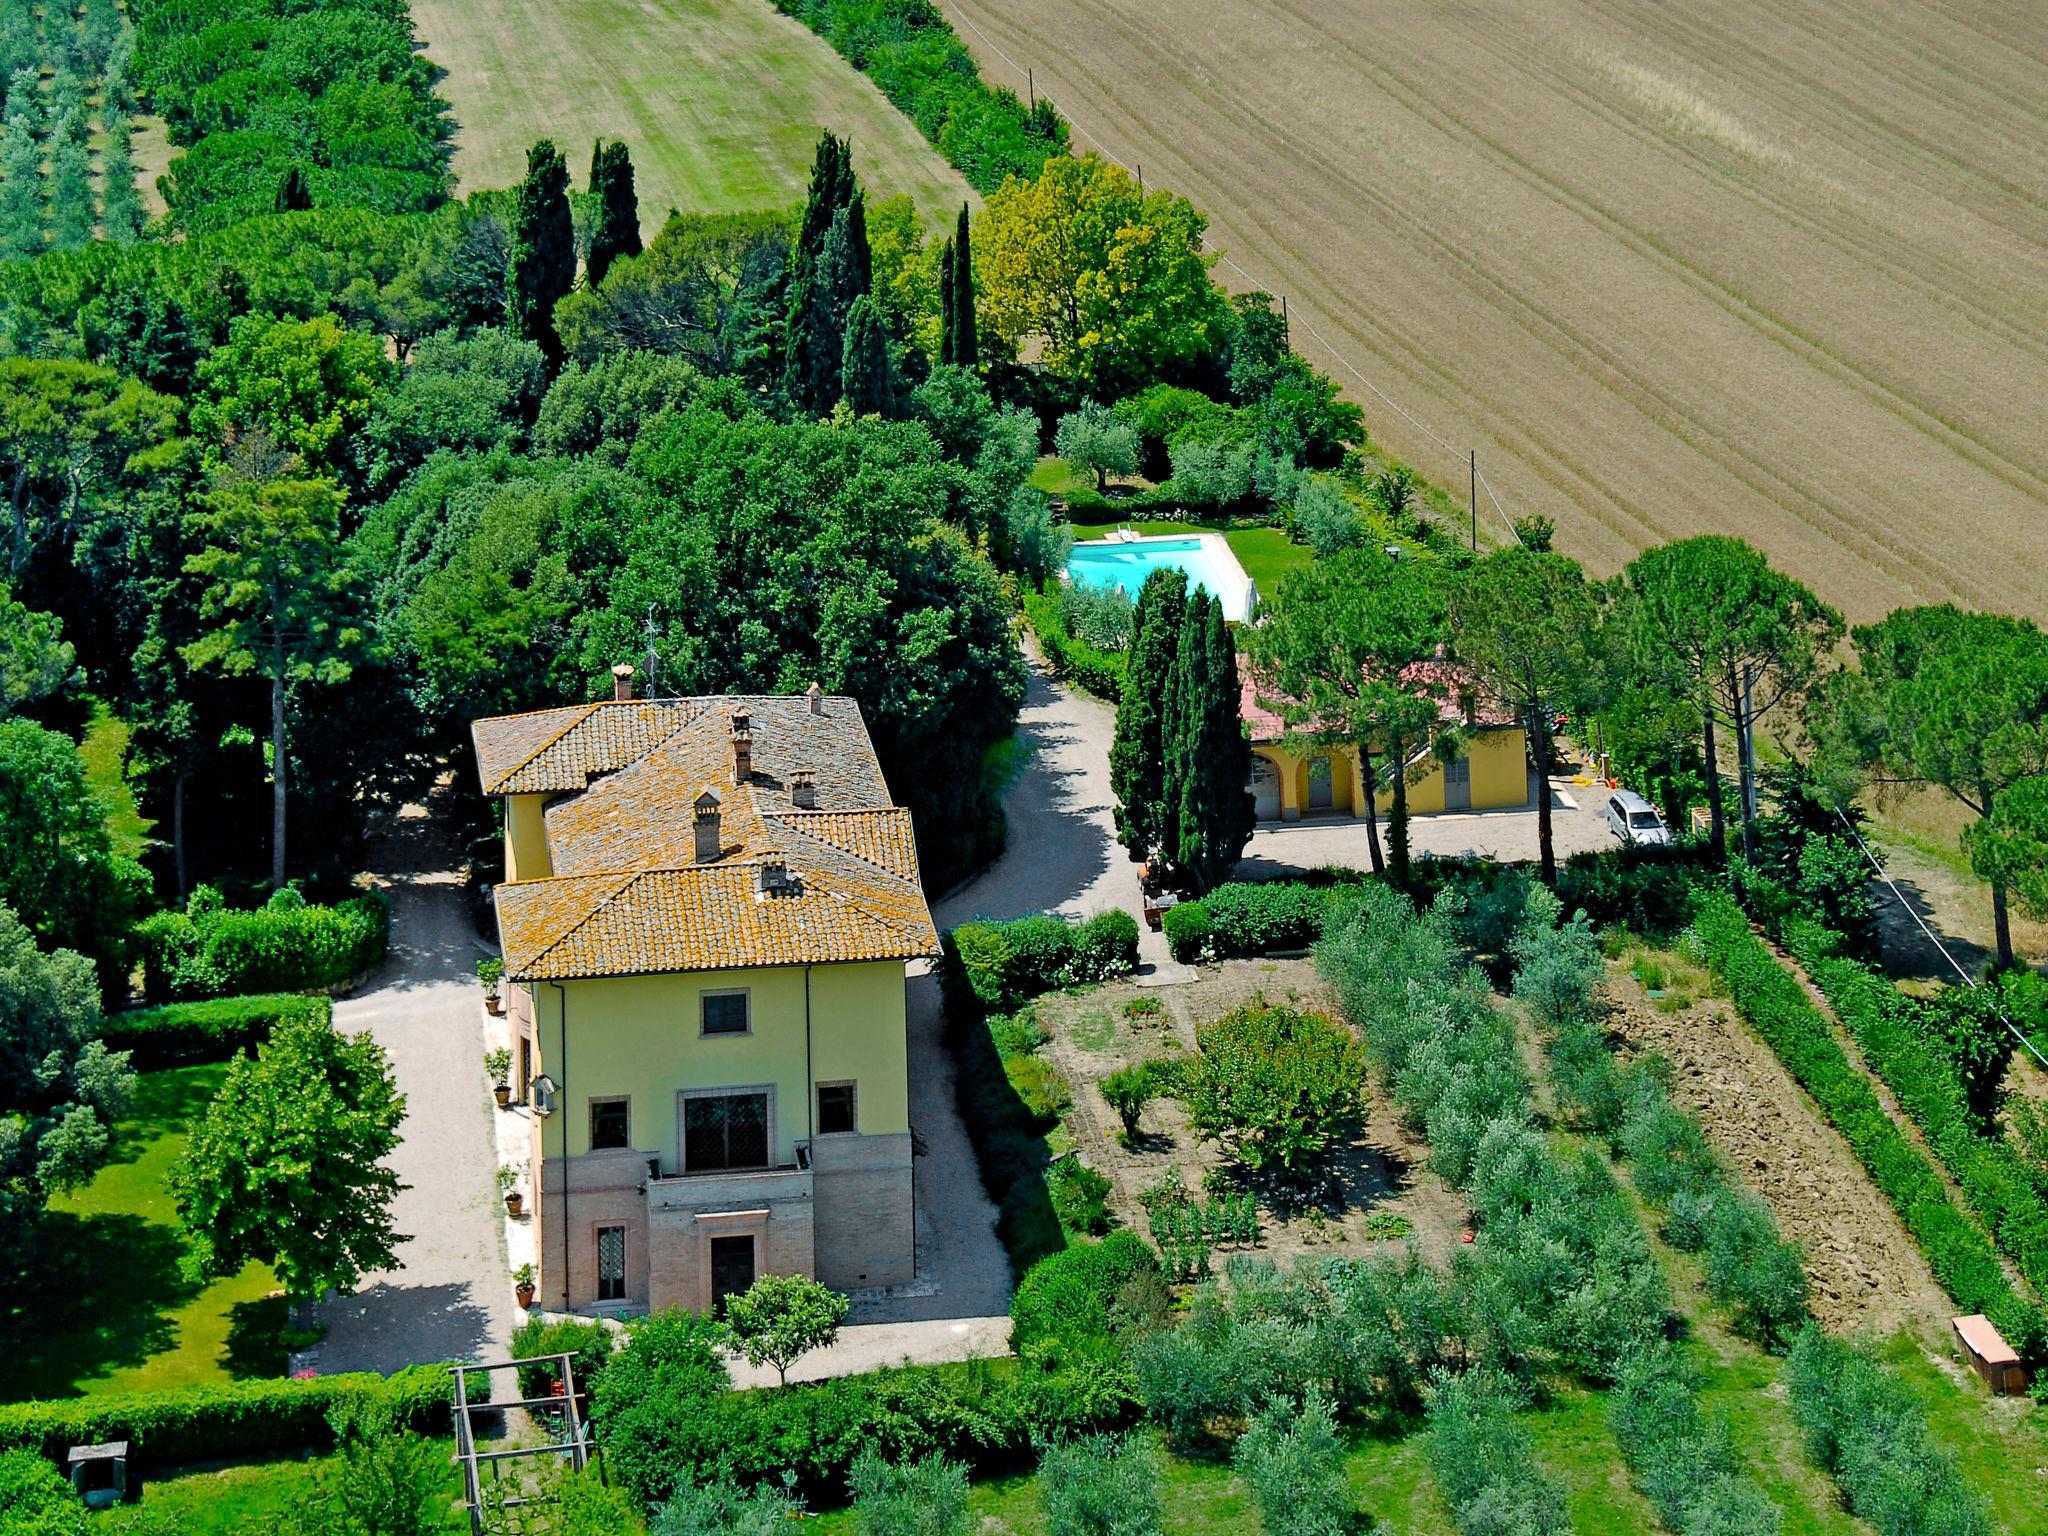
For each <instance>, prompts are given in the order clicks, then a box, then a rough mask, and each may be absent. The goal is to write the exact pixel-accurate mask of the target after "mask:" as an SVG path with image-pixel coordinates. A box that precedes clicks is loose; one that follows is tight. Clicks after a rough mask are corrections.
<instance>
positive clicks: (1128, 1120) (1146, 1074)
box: [1097, 1061, 1159, 1141]
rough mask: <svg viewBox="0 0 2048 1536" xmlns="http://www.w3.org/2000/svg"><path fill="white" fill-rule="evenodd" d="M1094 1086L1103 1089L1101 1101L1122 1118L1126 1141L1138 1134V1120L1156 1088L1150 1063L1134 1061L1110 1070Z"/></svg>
mask: <svg viewBox="0 0 2048 1536" xmlns="http://www.w3.org/2000/svg"><path fill="white" fill-rule="evenodd" d="M1097 1086H1098V1087H1099V1088H1101V1090H1102V1097H1103V1100H1104V1102H1106V1103H1107V1104H1108V1105H1109V1107H1110V1108H1111V1109H1113V1110H1115V1111H1116V1113H1117V1118H1118V1119H1119V1120H1121V1121H1123V1124H1124V1139H1125V1140H1126V1141H1128V1140H1129V1139H1130V1138H1131V1137H1133V1136H1135V1135H1137V1134H1138V1120H1139V1118H1140V1117H1141V1116H1142V1115H1143V1114H1144V1113H1145V1106H1146V1105H1147V1104H1149V1103H1151V1102H1152V1100H1153V1098H1154V1097H1156V1096H1157V1094H1158V1092H1159V1074H1158V1073H1157V1072H1156V1071H1154V1070H1153V1067H1152V1063H1151V1062H1149V1061H1139V1062H1133V1063H1132V1064H1131V1065H1130V1066H1128V1067H1122V1068H1119V1069H1118V1070H1117V1071H1115V1072H1112V1073H1110V1074H1109V1076H1107V1077H1105V1078H1104V1079H1102V1081H1101V1082H1100V1083H1099V1084H1097Z"/></svg>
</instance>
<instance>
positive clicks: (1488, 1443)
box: [1428, 1369, 1570, 1536]
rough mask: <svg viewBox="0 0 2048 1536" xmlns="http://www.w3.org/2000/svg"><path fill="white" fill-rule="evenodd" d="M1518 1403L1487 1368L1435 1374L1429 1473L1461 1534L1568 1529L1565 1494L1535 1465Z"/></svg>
mask: <svg viewBox="0 0 2048 1536" xmlns="http://www.w3.org/2000/svg"><path fill="white" fill-rule="evenodd" d="M1518 1406H1519V1399H1518V1397H1517V1396H1516V1394H1515V1390H1514V1388H1513V1386H1512V1384H1511V1383H1509V1381H1508V1380H1507V1378H1505V1377H1503V1376H1500V1375H1498V1374H1497V1373H1495V1372H1493V1371H1490V1370H1483V1369H1482V1370H1477V1371H1472V1372H1469V1373H1467V1374H1466V1375H1463V1376H1439V1377H1438V1379H1437V1382H1436V1387H1435V1396H1434V1400H1433V1401H1432V1402H1431V1403H1430V1406H1429V1439H1428V1453H1429V1465H1430V1470H1431V1471H1432V1472H1434V1473H1435V1474H1436V1483H1437V1487H1438V1488H1439V1489H1440V1490H1442V1492H1443V1496H1444V1503H1445V1504H1446V1505H1448V1506H1449V1507H1450V1511H1451V1520H1452V1523H1453V1524H1455V1525H1456V1526H1457V1528H1458V1529H1459V1530H1460V1531H1461V1532H1464V1533H1466V1536H1479V1533H1482V1532H1483V1533H1485V1536H1496V1533H1499V1536H1508V1533H1513V1536H1548V1533H1550V1532H1554V1531H1565V1530H1569V1529H1570V1526H1569V1524H1568V1522H1567V1521H1566V1519H1565V1512H1564V1493H1563V1491H1562V1490H1561V1489H1560V1488H1559V1487H1558V1486H1557V1484H1556V1483H1554V1482H1552V1481H1551V1480H1550V1479H1549V1478H1548V1477H1546V1476H1545V1475H1544V1473H1543V1469H1542V1468H1541V1467H1539V1466H1538V1465H1537V1464H1536V1457H1535V1454H1534V1453H1533V1452H1532V1451H1531V1450H1530V1447H1529V1434H1528V1431H1527V1430H1525V1429H1523V1428H1522V1426H1521V1425H1520V1424H1518V1423H1517V1422H1516V1421H1515V1417H1514V1410H1515V1408H1516V1407H1518Z"/></svg>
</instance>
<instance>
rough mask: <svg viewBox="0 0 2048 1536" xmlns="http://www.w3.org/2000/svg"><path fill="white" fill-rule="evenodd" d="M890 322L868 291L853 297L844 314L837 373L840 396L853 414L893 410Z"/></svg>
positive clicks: (884, 414) (894, 387) (894, 395)
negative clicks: (842, 346) (843, 349)
mask: <svg viewBox="0 0 2048 1536" xmlns="http://www.w3.org/2000/svg"><path fill="white" fill-rule="evenodd" d="M893 351H894V348H893V346H892V344H891V343H890V340H889V324H888V321H887V320H886V319H885V318H884V317H883V314H882V310H881V306H880V305H878V304H877V303H875V300H874V297H873V295H871V294H865V293H864V294H862V295H861V296H860V297H859V298H857V299H855V300H854V301H853V308H852V309H851V310H849V311H848V312H847V316H846V355H845V360H844V363H843V365H842V367H841V368H840V373H839V391H840V395H841V397H842V398H843V399H844V400H845V401H846V403H847V404H848V405H849V406H851V407H852V408H853V413H854V415H856V416H893V415H894V414H895V413H896V362H895V359H894V357H893V356H892V353H893Z"/></svg>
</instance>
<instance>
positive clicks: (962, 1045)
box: [949, 994, 1065, 1271]
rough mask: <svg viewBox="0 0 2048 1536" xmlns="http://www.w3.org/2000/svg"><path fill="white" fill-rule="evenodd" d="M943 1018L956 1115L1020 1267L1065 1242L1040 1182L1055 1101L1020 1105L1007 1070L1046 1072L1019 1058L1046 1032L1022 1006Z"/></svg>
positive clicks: (1031, 1078)
mask: <svg viewBox="0 0 2048 1536" xmlns="http://www.w3.org/2000/svg"><path fill="white" fill-rule="evenodd" d="M950 995H951V994H949V996H950ZM950 1023H951V1030H952V1046H953V1051H952V1054H953V1089H954V1094H955V1096H956V1097H957V1099H958V1100H959V1104H960V1118H961V1120H962V1122H963V1123H964V1124H965V1125H966V1126H967V1134H968V1137H969V1139H970V1140H971V1141H972V1142H973V1143H974V1155H975V1161H976V1162H977V1163H978V1164H979V1166H980V1168H981V1182H982V1184H983V1186H984V1187H985V1188H986V1189H987V1190H988V1194H989V1198H990V1199H991V1200H993V1201H995V1203H996V1205H997V1207H998V1208H999V1209H1000V1212H1001V1214H1000V1216H999V1217H998V1219H997V1222H996V1233H997V1235H998V1236H999V1237H1000V1238H1001V1239H1002V1241H1003V1246H1004V1247H1005V1248H1007V1249H1008V1250H1009V1253H1010V1262H1011V1264H1012V1265H1014V1266H1015V1267H1016V1268H1017V1269H1018V1270H1020V1271H1022V1270H1024V1269H1027V1268H1029V1267H1030V1266H1031V1264H1032V1263H1034V1262H1035V1261H1037V1260H1038V1259H1040V1258H1043V1257H1044V1256H1045V1255H1046V1254H1048V1253H1056V1252H1058V1251H1059V1249H1060V1248H1061V1247H1062V1246H1064V1243H1065V1238H1064V1236H1063V1233H1062V1229H1061V1227H1060V1223H1059V1217H1058V1215H1057V1213H1056V1212H1055V1211H1054V1210H1053V1206H1052V1197H1051V1195H1050V1194H1049V1193H1048V1192H1047V1190H1046V1186H1045V1168H1046V1163H1047V1157H1046V1147H1045V1138H1044V1132H1045V1131H1046V1130H1047V1129H1049V1128H1050V1126H1051V1125H1052V1124H1053V1123H1054V1121H1056V1120H1057V1118H1058V1106H1057V1103H1056V1101H1054V1100H1052V1099H1050V1098H1046V1099H1044V1100H1043V1101H1042V1102H1040V1103H1039V1104H1037V1105H1036V1107H1035V1109H1034V1107H1032V1106H1027V1104H1026V1103H1025V1101H1024V1099H1023V1097H1022V1096H1020V1094H1019V1091H1018V1086H1017V1082H1016V1081H1015V1080H1014V1079H1013V1077H1012V1069H1013V1068H1015V1069H1016V1070H1017V1071H1018V1072H1019V1073H1020V1075H1021V1076H1022V1077H1023V1079H1024V1082H1025V1085H1026V1086H1027V1087H1029V1086H1032V1085H1033V1084H1034V1083H1035V1082H1040V1081H1043V1080H1044V1076H1045V1074H1048V1073H1050V1072H1051V1069H1050V1068H1049V1067H1047V1066H1045V1065H1044V1064H1043V1063H1039V1064H1038V1065H1037V1066H1032V1067H1027V1066H1024V1065H1023V1063H1026V1062H1036V1061H1037V1058H1036V1057H1034V1056H1033V1055H1032V1054H1031V1053H1032V1052H1033V1051H1035V1050H1037V1048H1038V1047H1039V1046H1040V1045H1041V1044H1042V1043H1044V1040H1045V1034H1044V1031H1043V1030H1041V1029H1040V1028H1039V1027H1038V1023H1037V1020H1036V1018H1035V1017H1034V1016H1033V1015H1032V1014H1031V1012H1030V1011H1029V1010H1028V1009H1027V1010H1024V1011H1023V1012H1020V1013H1016V1014H1007V1015H1006V1014H998V1015H995V1016H994V1017H992V1018H990V1019H988V1020H986V1021H983V1020H982V1019H981V1018H980V1017H979V1011H978V1009H976V1010H962V1009H954V1010H952V1013H951V1020H950ZM1054 1078H1055V1080H1056V1074H1054ZM1062 1086H1064V1085H1062Z"/></svg>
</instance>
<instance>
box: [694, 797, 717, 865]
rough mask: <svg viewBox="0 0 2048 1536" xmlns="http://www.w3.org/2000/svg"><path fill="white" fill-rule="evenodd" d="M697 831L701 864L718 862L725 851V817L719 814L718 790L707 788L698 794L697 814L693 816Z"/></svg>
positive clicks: (697, 856)
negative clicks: (723, 834)
mask: <svg viewBox="0 0 2048 1536" xmlns="http://www.w3.org/2000/svg"><path fill="white" fill-rule="evenodd" d="M691 820H692V822H693V823H694V825H695V828H696V833H697V846H696V850H695V852H696V859H697V862H698V863H699V864H716V863H717V862H718V856H719V854H720V853H722V852H723V851H724V840H723V837H722V832H723V828H724V818H723V817H722V816H720V814H719V808H718V792H717V791H716V790H714V789H710V788H707V789H705V791H704V792H703V793H702V794H700V795H699V796H697V803H696V815H695V816H693V817H692V818H691Z"/></svg>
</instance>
